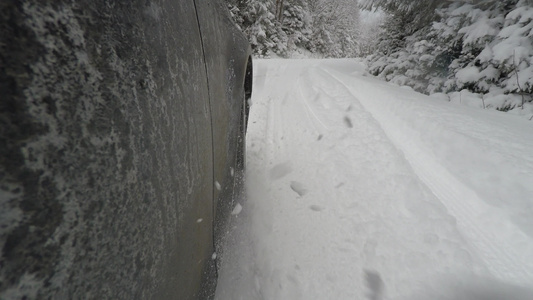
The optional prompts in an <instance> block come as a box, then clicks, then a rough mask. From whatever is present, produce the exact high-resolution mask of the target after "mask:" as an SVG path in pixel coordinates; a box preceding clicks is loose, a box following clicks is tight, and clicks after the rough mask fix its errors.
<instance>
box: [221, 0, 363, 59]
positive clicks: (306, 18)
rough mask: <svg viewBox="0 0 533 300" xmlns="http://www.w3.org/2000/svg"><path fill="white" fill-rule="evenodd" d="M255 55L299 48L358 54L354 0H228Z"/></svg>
mask: <svg viewBox="0 0 533 300" xmlns="http://www.w3.org/2000/svg"><path fill="white" fill-rule="evenodd" d="M227 1H228V6H229V9H230V11H231V13H232V15H233V17H234V19H235V21H236V23H237V24H238V25H239V26H240V27H241V29H242V30H243V31H244V32H245V34H247V36H248V37H249V39H250V42H251V44H252V47H253V49H254V52H255V54H256V55H258V56H270V55H272V54H276V55H280V56H287V55H288V54H289V52H291V51H293V50H295V49H298V48H301V49H306V50H309V51H311V52H317V53H320V54H322V55H324V56H331V57H346V56H355V55H356V54H357V53H358V50H359V48H358V44H357V37H358V34H359V31H358V16H359V8H358V5H357V0H227Z"/></svg>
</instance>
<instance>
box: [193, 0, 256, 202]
mask: <svg viewBox="0 0 533 300" xmlns="http://www.w3.org/2000/svg"><path fill="white" fill-rule="evenodd" d="M195 1H196V5H197V12H198V17H199V19H200V29H201V31H202V35H203V44H204V52H205V59H206V63H207V70H208V79H209V94H210V100H211V112H212V119H213V143H214V145H216V147H215V149H214V172H215V173H214V174H215V176H214V177H215V180H216V181H217V182H218V183H219V184H220V188H221V189H220V190H215V197H214V199H215V201H217V200H218V201H219V200H220V199H222V198H227V197H231V190H232V189H233V180H234V178H233V176H232V174H233V172H232V169H234V168H235V164H236V162H235V159H236V155H237V151H238V150H239V149H237V145H238V141H237V137H238V136H239V133H238V131H239V130H240V129H239V126H238V125H239V120H240V118H241V116H242V108H243V104H244V101H245V98H244V97H245V96H244V95H245V91H244V82H245V77H246V70H247V64H248V63H249V64H251V56H250V55H251V49H250V46H249V43H248V41H247V40H246V38H245V36H244V35H243V34H242V32H241V31H240V30H239V29H238V28H237V27H236V25H235V24H234V22H233V20H232V19H231V16H230V15H229V11H228V9H227V7H226V3H225V2H224V1H221V0H195ZM249 75H250V76H251V74H249ZM224 200H225V201H227V200H231V199H224Z"/></svg>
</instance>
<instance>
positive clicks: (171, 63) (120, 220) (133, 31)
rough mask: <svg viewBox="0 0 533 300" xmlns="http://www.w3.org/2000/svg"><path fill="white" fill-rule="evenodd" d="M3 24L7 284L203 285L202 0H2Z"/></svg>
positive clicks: (103, 293) (0, 136)
mask: <svg viewBox="0 0 533 300" xmlns="http://www.w3.org/2000/svg"><path fill="white" fill-rule="evenodd" d="M0 33H1V34H0V38H1V40H0V47H1V51H0V62H1V64H0V78H1V81H2V83H1V84H0V94H1V97H2V100H1V101H0V128H1V130H0V145H1V148H0V151H1V153H0V188H1V192H0V207H1V209H2V217H1V219H0V223H1V224H0V225H1V230H0V247H2V251H1V258H0V262H1V266H2V267H1V268H0V298H2V299H4V298H5V299H10V298H17V299H19V298H24V299H80V298H83V299H193V298H195V297H198V293H199V290H200V289H201V285H202V277H203V276H202V275H203V272H204V271H205V269H206V268H207V267H206V266H208V265H209V262H210V260H211V254H212V253H213V244H212V235H213V232H212V229H213V228H212V226H213V225H212V220H213V198H212V197H213V152H212V149H213V143H212V128H211V112H210V109H209V94H208V85H207V81H208V80H207V75H206V68H205V61H204V56H203V53H202V41H201V39H200V31H199V28H198V22H197V18H196V11H195V7H194V2H193V0H179V1H175V0H161V1H152V0H148V1H145V0H143V1H118V0H80V1H75V2H72V1H67V0H55V1H42V0H27V1H18V0H3V1H1V3H0Z"/></svg>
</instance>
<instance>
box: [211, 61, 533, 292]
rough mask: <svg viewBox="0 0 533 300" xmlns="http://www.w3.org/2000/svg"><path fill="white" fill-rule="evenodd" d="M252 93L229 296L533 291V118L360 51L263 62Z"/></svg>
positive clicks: (223, 286)
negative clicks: (387, 69) (427, 81)
mask: <svg viewBox="0 0 533 300" xmlns="http://www.w3.org/2000/svg"><path fill="white" fill-rule="evenodd" d="M252 101H253V103H252V107H251V116H250V120H249V127H248V140H247V173H248V178H247V188H248V196H247V198H246V199H240V200H239V204H238V205H239V206H238V207H237V209H236V210H235V211H234V212H235V214H234V217H233V219H232V222H233V223H232V224H233V228H232V230H231V231H230V232H229V235H228V239H227V245H226V250H225V252H224V253H221V257H222V267H221V270H219V275H220V277H219V284H218V290H217V296H216V298H217V299H220V300H226V299H228V300H229V299H272V300H280V299H281V300H283V299H287V300H298V299H306V300H307V299H450V300H451V299H458V298H460V297H462V298H460V299H486V298H483V297H484V296H487V295H490V296H494V297H497V298H495V299H523V300H525V299H533V292H531V290H529V289H531V288H533V259H531V258H532V257H533V156H532V155H531V149H533V128H532V127H533V122H529V121H528V120H526V119H523V118H520V117H517V116H513V115H509V114H502V113H499V112H495V111H487V110H479V109H472V108H468V107H466V108H465V107H464V106H459V105H455V104H453V103H448V102H444V101H439V100H436V99H434V98H430V97H428V96H424V95H422V94H419V93H416V92H413V91H412V90H410V89H406V88H401V87H397V86H395V85H392V84H390V83H386V82H383V81H380V80H378V79H375V78H373V77H371V76H365V75H364V66H363V65H362V64H359V63H357V62H354V61H353V60H256V61H255V78H254V94H253V96H252ZM528 288H529V289H528Z"/></svg>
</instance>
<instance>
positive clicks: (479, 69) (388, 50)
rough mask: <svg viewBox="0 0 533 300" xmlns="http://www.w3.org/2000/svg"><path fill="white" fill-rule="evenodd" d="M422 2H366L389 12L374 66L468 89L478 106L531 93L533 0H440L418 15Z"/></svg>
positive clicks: (433, 87)
mask: <svg viewBox="0 0 533 300" xmlns="http://www.w3.org/2000/svg"><path fill="white" fill-rule="evenodd" d="M419 2H420V1H418V0H413V1H394V0H376V1H372V0H365V2H363V4H364V5H366V7H369V5H380V7H382V8H383V9H384V11H386V12H387V14H388V17H387V19H386V21H385V24H384V27H385V30H384V31H383V34H382V35H381V37H380V42H379V44H378V51H377V53H376V54H374V55H373V56H371V57H369V71H370V72H371V73H373V74H375V75H378V76H381V77H383V78H384V79H386V80H390V81H393V82H396V83H398V84H405V85H410V86H412V87H414V88H415V89H416V90H419V91H422V92H426V93H434V92H448V93H450V92H454V91H461V90H468V91H470V92H473V93H477V94H480V95H481V99H483V100H487V101H486V102H487V103H486V105H485V102H483V107H491V106H492V107H495V108H498V109H511V108H513V107H519V106H520V107H521V106H523V104H524V103H526V102H530V101H532V100H533V97H532V93H533V86H532V85H533V1H531V0H484V1H469V2H467V1H460V0H456V1H445V2H441V3H440V4H438V5H436V6H435V7H432V8H431V9H432V11H431V12H427V11H426V12H424V14H425V15H426V16H424V17H423V18H422V17H419V18H417V17H416V14H418V13H417V10H416V9H413V7H416V5H417V3H419ZM412 14H415V15H412ZM406 16H407V17H406ZM428 16H431V20H432V22H428V20H429V19H428ZM409 19H412V20H415V23H416V24H417V25H416V26H414V25H413V26H411V27H408V26H406V23H405V21H408V20H409Z"/></svg>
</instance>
